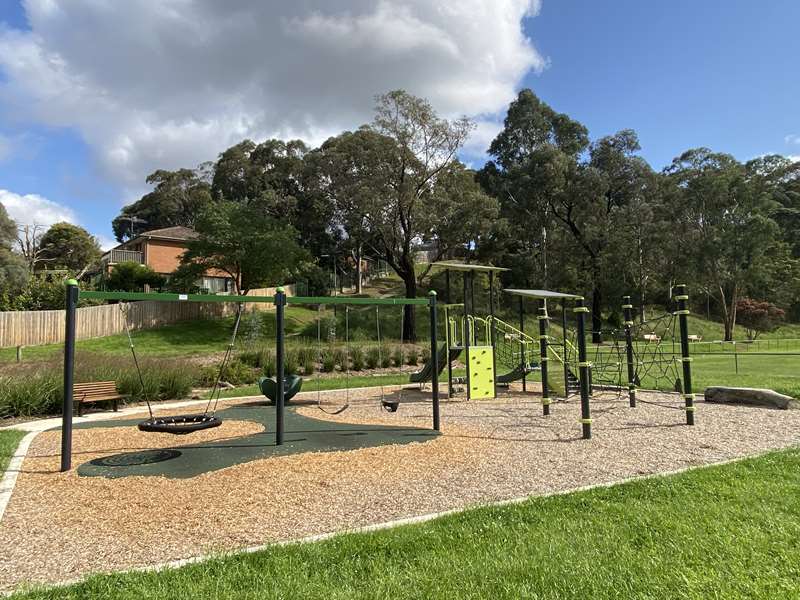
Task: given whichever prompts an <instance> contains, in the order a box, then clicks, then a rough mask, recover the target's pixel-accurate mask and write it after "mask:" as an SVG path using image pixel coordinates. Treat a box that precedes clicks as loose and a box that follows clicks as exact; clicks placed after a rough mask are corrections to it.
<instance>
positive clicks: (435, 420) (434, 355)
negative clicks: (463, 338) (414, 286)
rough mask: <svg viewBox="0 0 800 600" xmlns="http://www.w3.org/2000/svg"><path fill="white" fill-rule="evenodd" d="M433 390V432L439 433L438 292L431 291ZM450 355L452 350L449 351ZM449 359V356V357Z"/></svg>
mask: <svg viewBox="0 0 800 600" xmlns="http://www.w3.org/2000/svg"><path fill="white" fill-rule="evenodd" d="M429 295H430V300H431V307H430V311H431V366H432V367H433V370H432V371H431V390H432V392H433V398H432V401H433V430H434V431H439V426H440V422H439V353H438V352H437V348H436V346H437V343H436V292H435V291H434V290H431V291H430V293H429ZM447 352H448V355H449V352H450V349H449V348H448V349H447ZM448 358H449V356H448Z"/></svg>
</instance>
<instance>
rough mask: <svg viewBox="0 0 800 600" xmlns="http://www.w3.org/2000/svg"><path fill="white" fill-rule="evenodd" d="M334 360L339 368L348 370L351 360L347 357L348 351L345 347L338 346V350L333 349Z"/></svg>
mask: <svg viewBox="0 0 800 600" xmlns="http://www.w3.org/2000/svg"><path fill="white" fill-rule="evenodd" d="M333 360H334V362H335V363H336V364H337V365H339V368H340V369H341V370H342V371H347V370H348V367H349V365H350V362H349V360H348V357H347V352H345V350H344V349H342V348H336V350H334V351H333Z"/></svg>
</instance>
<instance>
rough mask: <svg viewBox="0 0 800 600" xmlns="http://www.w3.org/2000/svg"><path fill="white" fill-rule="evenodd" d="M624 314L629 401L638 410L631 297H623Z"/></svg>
mask: <svg viewBox="0 0 800 600" xmlns="http://www.w3.org/2000/svg"><path fill="white" fill-rule="evenodd" d="M622 314H623V318H624V319H625V323H624V325H625V355H626V359H627V362H628V400H629V404H630V407H631V408H636V370H635V369H634V363H633V304H631V297H630V296H623V297H622Z"/></svg>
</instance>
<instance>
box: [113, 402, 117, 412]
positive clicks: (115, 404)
mask: <svg viewBox="0 0 800 600" xmlns="http://www.w3.org/2000/svg"><path fill="white" fill-rule="evenodd" d="M114 412H117V401H116V400H114Z"/></svg>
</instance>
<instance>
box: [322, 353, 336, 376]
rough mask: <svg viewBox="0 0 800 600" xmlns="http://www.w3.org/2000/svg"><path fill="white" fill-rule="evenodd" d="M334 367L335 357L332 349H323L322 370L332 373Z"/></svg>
mask: <svg viewBox="0 0 800 600" xmlns="http://www.w3.org/2000/svg"><path fill="white" fill-rule="evenodd" d="M335 369H336V357H335V356H334V352H333V350H325V351H324V352H323V353H322V370H323V371H324V372H325V373H333V371H334V370H335Z"/></svg>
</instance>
